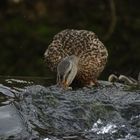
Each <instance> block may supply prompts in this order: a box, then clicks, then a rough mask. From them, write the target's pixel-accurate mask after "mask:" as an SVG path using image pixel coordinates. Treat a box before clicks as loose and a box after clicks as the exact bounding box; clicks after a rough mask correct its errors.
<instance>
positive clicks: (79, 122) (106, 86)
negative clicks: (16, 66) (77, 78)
mask: <svg viewBox="0 0 140 140" xmlns="http://www.w3.org/2000/svg"><path fill="white" fill-rule="evenodd" d="M3 81H4V82H1V87H0V92H1V93H2V95H0V102H1V103H0V105H1V107H0V113H1V114H2V115H1V117H0V122H1V121H2V122H3V124H2V125H1V123H0V134H1V135H0V138H1V137H2V138H3V139H6V138H7V137H9V136H10V135H11V136H14V137H15V139H16V138H18V136H17V135H19V133H20V136H21V137H23V138H28V139H29V138H30V139H33V138H36V139H42V140H62V139H77V140H78V139H79V140H86V139H87V140H93V139H95V140H104V139H117V140H125V139H130V140H133V139H135V140H138V139H139V138H140V131H139V123H140V117H139V116H140V102H139V101H140V94H139V93H140V90H139V89H135V90H134V89H133V91H132V90H130V88H128V86H127V87H125V86H123V85H121V84H116V85H115V86H114V85H112V84H110V83H108V82H105V81H102V82H100V86H99V87H93V88H81V89H74V90H67V91H64V90H62V89H60V88H58V87H56V86H50V83H51V82H50V81H49V80H48V81H46V82H44V83H47V84H48V85H47V84H46V85H47V87H45V86H42V85H43V84H42V83H43V82H42V80H41V81H40V83H39V82H38V81H36V82H35V80H27V81H26V80H25V79H23V80H22V79H19V80H18V79H16V80H15V78H8V79H3ZM9 81H10V82H9ZM28 81H29V82H28ZM15 82H17V84H16V83H15ZM44 85H45V84H44ZM11 95H12V96H11ZM1 97H6V98H5V100H1ZM11 99H12V100H11ZM9 100H11V101H10V102H7V104H9V105H6V104H2V103H3V102H6V101H9ZM7 106H8V107H10V109H9V108H7ZM4 112H6V113H4ZM10 112H11V113H12V114H14V115H15V116H12V115H11V113H10ZM12 117H14V119H12ZM7 118H11V120H12V121H11V122H12V123H11V125H10V126H11V127H9V124H10V123H8V124H7V123H6V119H7ZM9 120H10V119H9ZM3 125H5V127H3ZM15 126H16V127H17V128H20V129H16V127H15ZM12 127H13V128H14V129H13V128H12ZM7 128H9V130H10V132H11V133H10V134H9V133H7V132H8V131H9V130H8V129H7ZM12 130H15V131H14V132H13V131H12ZM4 132H5V133H4ZM23 132H24V135H21V134H23ZM2 134H3V135H2Z"/></svg>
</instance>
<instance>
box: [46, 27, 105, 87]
mask: <svg viewBox="0 0 140 140" xmlns="http://www.w3.org/2000/svg"><path fill="white" fill-rule="evenodd" d="M44 58H45V62H46V65H47V66H48V68H49V69H50V70H51V71H53V72H55V73H56V74H57V78H56V79H57V80H56V82H57V85H59V86H61V87H62V88H67V87H69V86H70V85H71V84H72V83H73V82H74V81H76V82H77V83H78V84H80V85H82V86H94V85H98V81H97V79H98V77H99V76H100V74H101V73H102V71H103V70H104V68H105V66H106V63H107V58H108V51H107V48H106V47H105V46H104V44H103V43H102V42H101V41H100V40H99V38H98V37H97V35H96V34H95V33H94V32H93V31H88V30H76V29H65V30H63V31H60V32H59V33H57V34H56V35H55V36H54V37H53V40H52V42H51V43H50V45H49V46H48V48H47V49H46V51H45V53H44Z"/></svg>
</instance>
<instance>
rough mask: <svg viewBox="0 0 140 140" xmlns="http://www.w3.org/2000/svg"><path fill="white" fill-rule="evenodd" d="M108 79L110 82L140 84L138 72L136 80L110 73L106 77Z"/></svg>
mask: <svg viewBox="0 0 140 140" xmlns="http://www.w3.org/2000/svg"><path fill="white" fill-rule="evenodd" d="M108 81H109V82H111V83H114V82H119V83H124V84H125V85H131V86H140V72H139V74H138V79H137V80H135V79H134V78H132V77H128V76H125V75H119V76H116V75H115V74H110V75H109V77H108Z"/></svg>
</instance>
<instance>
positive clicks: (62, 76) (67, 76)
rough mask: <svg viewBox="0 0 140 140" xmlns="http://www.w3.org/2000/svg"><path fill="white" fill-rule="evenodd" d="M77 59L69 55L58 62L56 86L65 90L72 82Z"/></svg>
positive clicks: (75, 72)
mask: <svg viewBox="0 0 140 140" xmlns="http://www.w3.org/2000/svg"><path fill="white" fill-rule="evenodd" d="M78 61H79V59H78V57H76V56H74V55H71V56H67V57H65V58H64V59H62V60H61V61H60V63H59V64H58V66H57V84H58V85H60V86H61V87H62V88H65V89H66V88H67V87H69V85H70V84H71V83H72V82H73V80H74V78H75V76H76V74H77V71H78Z"/></svg>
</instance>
